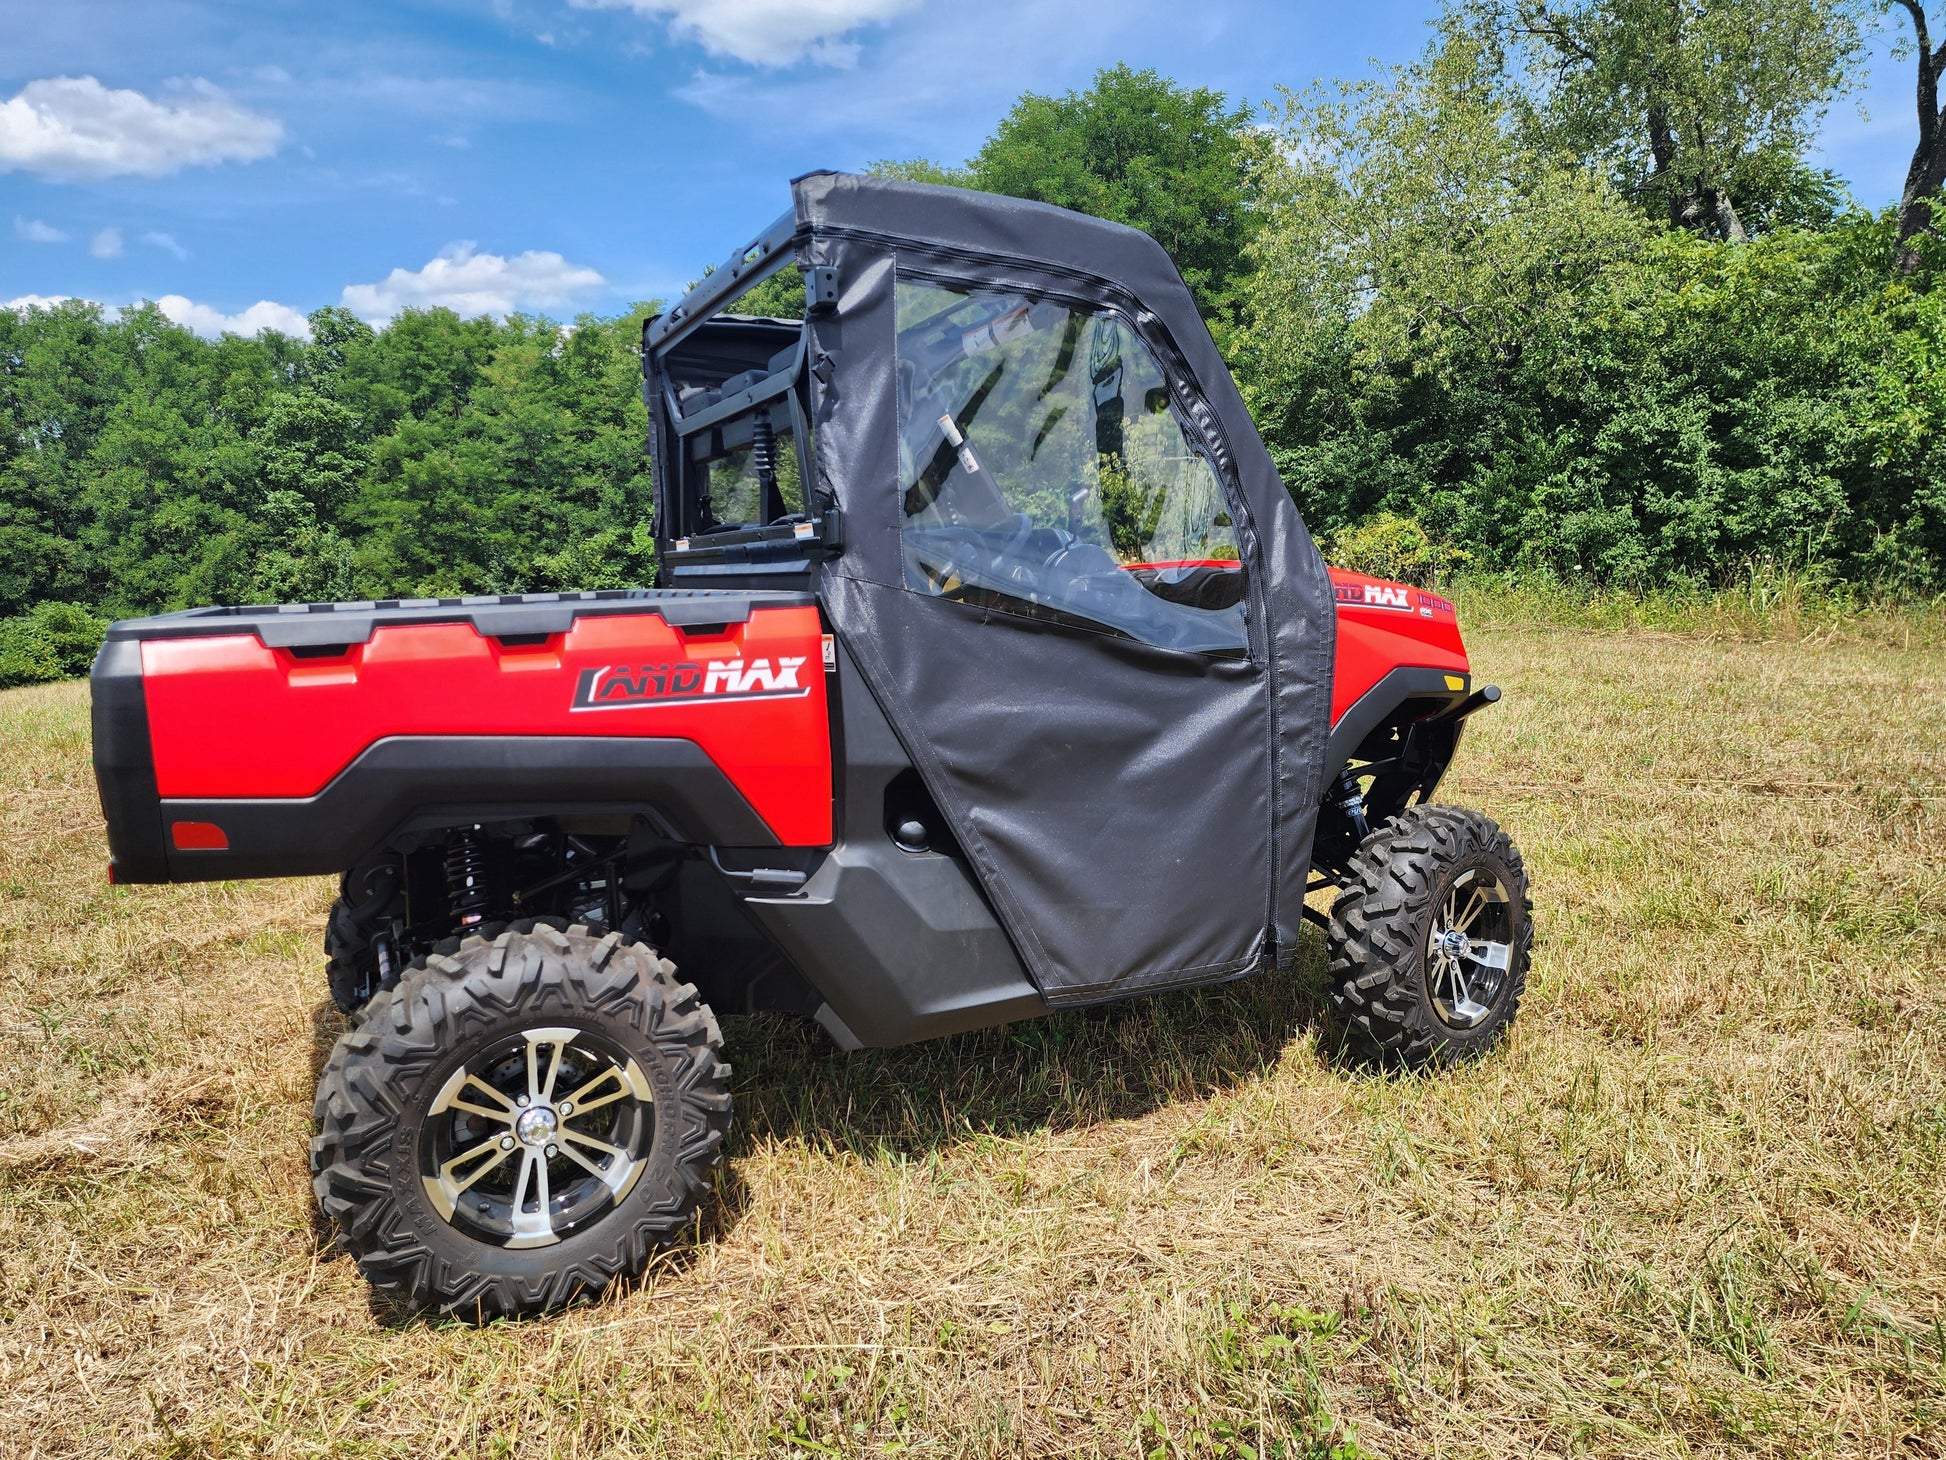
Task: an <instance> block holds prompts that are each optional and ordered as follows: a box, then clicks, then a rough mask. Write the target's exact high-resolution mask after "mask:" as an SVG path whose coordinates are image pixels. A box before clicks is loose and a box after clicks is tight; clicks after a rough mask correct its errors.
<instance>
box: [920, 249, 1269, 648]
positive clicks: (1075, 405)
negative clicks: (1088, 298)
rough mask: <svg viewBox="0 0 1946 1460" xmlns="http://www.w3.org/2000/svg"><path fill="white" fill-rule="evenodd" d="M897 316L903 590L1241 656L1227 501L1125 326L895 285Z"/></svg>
mask: <svg viewBox="0 0 1946 1460" xmlns="http://www.w3.org/2000/svg"><path fill="white" fill-rule="evenodd" d="M897 315H898V324H899V431H900V443H899V444H900V479H901V484H902V489H903V492H904V506H905V522H904V532H903V545H904V548H905V562H906V586H907V587H908V588H911V589H913V590H914V591H915V592H920V593H929V594H934V595H937V596H940V597H946V598H953V599H958V600H960V601H964V602H970V603H977V604H981V605H983V606H988V607H993V608H997V609H1001V610H1004V611H1009V612H1015V613H1025V614H1028V615H1031V616H1037V617H1044V618H1052V619H1057V620H1061V621H1064V622H1071V623H1079V624H1084V625H1086V626H1088V627H1091V628H1096V629H1104V630H1107V631H1110V632H1114V633H1119V634H1123V635H1126V636H1128V637H1130V638H1135V639H1139V640H1141V641H1142V642H1144V643H1150V644H1157V645H1161V646H1164V647H1168V648H1176V649H1185V650H1190V651H1194V652H1199V653H1218V654H1221V653H1239V652H1242V651H1243V650H1244V649H1245V647H1246V645H1247V643H1248V638H1247V633H1246V629H1245V625H1244V608H1243V606H1244V602H1245V589H1246V583H1245V577H1244V568H1243V564H1242V563H1241V561H1240V560H1239V556H1240V555H1239V553H1238V551H1237V537H1236V528H1235V524H1234V523H1233V522H1232V520H1231V517H1230V509H1229V503H1228V501H1227V499H1226V498H1225V496H1224V493H1223V489H1222V485H1221V483H1220V481H1219V480H1218V478H1217V475H1216V472H1215V470H1214V468H1213V467H1212V466H1211V464H1210V461H1209V459H1208V457H1207V456H1206V455H1204V454H1203V452H1202V451H1201V449H1200V448H1199V446H1198V444H1197V442H1196V440H1195V438H1194V437H1193V435H1192V434H1191V433H1190V432H1189V431H1188V430H1187V429H1186V427H1185V426H1184V424H1183V422H1182V420H1181V418H1180V417H1179V416H1178V415H1177V414H1176V409H1175V405H1174V402H1173V400H1172V398H1171V395H1170V391H1169V387H1168V383H1167V381H1166V380H1165V378H1164V376H1163V374H1162V370H1161V367H1160V366H1159V365H1158V364H1157V362H1156V360H1155V357H1154V356H1153V355H1152V354H1150V352H1149V350H1148V347H1147V346H1146V345H1144V344H1143V343H1142V341H1141V339H1140V338H1139V337H1138V336H1137V335H1136V334H1135V332H1134V330H1133V329H1131V328H1130V327H1129V326H1128V324H1127V323H1126V322H1125V321H1124V320H1123V319H1122V318H1121V317H1120V316H1119V315H1116V314H1113V313H1110V312H1107V311H1095V312H1091V311H1088V310H1084V309H1079V308H1075V307H1073V306H1070V305H1066V304H1062V303H1058V302H1055V301H1052V300H1045V299H1041V300H1037V299H1033V298H1030V297H1028V296H1026V295H1021V294H1011V293H1004V292H998V291H990V290H964V291H962V290H957V289H948V288H945V287H943V286H940V285H935V284H929V283H921V282H917V281H912V280H903V279H902V280H900V281H899V283H898V286H897Z"/></svg>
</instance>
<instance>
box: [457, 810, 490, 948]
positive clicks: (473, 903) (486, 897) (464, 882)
mask: <svg viewBox="0 0 1946 1460" xmlns="http://www.w3.org/2000/svg"><path fill="white" fill-rule="evenodd" d="M486 863H487V856H486V835H485V833H483V832H482V831H481V829H480V828H479V827H477V826H473V827H468V828H467V829H465V830H464V831H457V832H454V833H453V836H452V838H451V840H449V841H448V842H447V843H446V900H447V903H448V905H449V906H450V907H451V908H452V913H453V918H454V920H455V921H457V922H458V923H459V925H460V926H461V927H462V928H470V927H472V926H473V925H474V924H476V923H480V922H484V921H485V920H486V915H487V912H488V910H489V909H490V908H491V906H492V903H493V900H492V897H491V895H490V894H489V893H488V892H487V879H486V872H487V865H486Z"/></svg>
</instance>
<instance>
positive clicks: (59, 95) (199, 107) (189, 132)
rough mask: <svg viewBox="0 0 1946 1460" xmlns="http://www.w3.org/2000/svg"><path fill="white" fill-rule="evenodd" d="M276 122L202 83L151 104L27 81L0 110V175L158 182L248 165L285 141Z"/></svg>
mask: <svg viewBox="0 0 1946 1460" xmlns="http://www.w3.org/2000/svg"><path fill="white" fill-rule="evenodd" d="M283 136H284V128H283V125H282V124H281V123H280V122H278V121H277V120H276V119H275V118H273V117H267V116H264V115H262V114H261V113H259V112H253V111H250V110H248V109H247V108H245V107H242V106H239V105H238V104H237V103H236V102H234V101H232V100H231V99H230V98H229V96H227V95H226V94H225V93H224V92H222V91H221V90H219V89H218V88H217V87H215V86H212V85H211V84H210V83H209V82H207V81H201V80H190V81H186V82H183V83H181V84H180V85H179V86H178V87H177V95H176V96H175V97H174V98H172V99H170V100H166V101H155V100H152V99H150V98H149V97H146V96H144V95H142V93H141V92H139V91H111V90H109V88H107V87H106V86H103V85H102V84H101V83H100V82H99V81H97V80H96V79H95V78H94V77H92V76H54V77H49V78H47V79H45V80H41V81H30V82H28V83H27V84H26V85H25V86H23V87H22V88H21V89H20V91H19V93H18V94H17V95H15V96H14V97H13V98H12V99H11V100H9V101H4V102H0V172H11V171H14V170H15V169H20V170H22V171H26V172H32V173H38V174H39V175H41V176H43V177H50V178H57V179H71V178H98V177H117V176H121V175H123V174H129V173H133V174H136V175H138V176H141V177H162V176H165V175H167V174H169V173H172V172H176V171H179V170H180V169H182V168H185V167H207V166H212V165H214V164H216V163H219V162H232V161H234V162H250V161H253V160H255V159H256V158H259V157H268V156H269V155H270V154H271V153H272V152H275V151H276V150H277V144H278V143H279V142H281V141H282V140H283Z"/></svg>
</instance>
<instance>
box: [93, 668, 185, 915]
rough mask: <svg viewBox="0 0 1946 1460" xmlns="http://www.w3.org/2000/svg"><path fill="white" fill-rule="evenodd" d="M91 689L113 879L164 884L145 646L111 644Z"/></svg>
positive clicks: (98, 775) (98, 780)
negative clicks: (144, 680) (145, 683)
mask: <svg viewBox="0 0 1946 1460" xmlns="http://www.w3.org/2000/svg"><path fill="white" fill-rule="evenodd" d="M88 689H89V694H90V697H91V700H92V703H91V705H90V707H89V708H90V718H91V720H92V723H93V729H94V742H95V748H94V756H95V786H96V789H97V790H98V792H99V793H100V796H101V813H102V816H103V817H104V818H105V819H106V820H107V822H108V854H109V858H110V861H109V876H110V877H111V878H113V880H114V881H116V882H166V881H168V880H169V866H168V858H167V854H166V853H165V851H164V848H163V841H162V810H161V806H160V803H159V798H158V796H157V793H156V785H155V752H154V749H153V747H152V746H151V744H150V742H149V707H148V697H147V695H146V694H144V692H143V689H142V646H141V645H140V644H138V643H136V642H135V641H134V640H132V639H126V638H123V639H115V638H111V639H109V640H108V642H107V643H105V644H103V645H102V646H101V653H100V654H98V655H97V656H96V657H95V667H94V672H93V675H92V676H91V678H90V680H89V684H88Z"/></svg>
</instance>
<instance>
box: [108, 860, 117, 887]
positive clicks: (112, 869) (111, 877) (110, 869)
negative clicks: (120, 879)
mask: <svg viewBox="0 0 1946 1460" xmlns="http://www.w3.org/2000/svg"><path fill="white" fill-rule="evenodd" d="M108 885H109V886H110V887H113V886H114V885H115V864H114V863H113V862H110V863H109V864H108Z"/></svg>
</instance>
